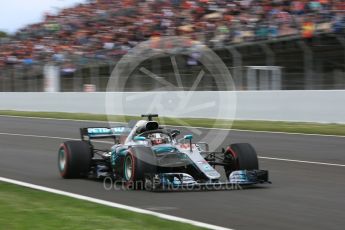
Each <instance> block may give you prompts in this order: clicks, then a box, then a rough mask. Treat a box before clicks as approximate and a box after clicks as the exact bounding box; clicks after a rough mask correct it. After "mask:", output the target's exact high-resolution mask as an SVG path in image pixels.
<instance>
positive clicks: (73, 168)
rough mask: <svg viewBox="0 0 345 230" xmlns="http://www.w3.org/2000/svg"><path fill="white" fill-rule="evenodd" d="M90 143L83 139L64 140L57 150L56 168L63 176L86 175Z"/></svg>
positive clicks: (79, 176)
mask: <svg viewBox="0 0 345 230" xmlns="http://www.w3.org/2000/svg"><path fill="white" fill-rule="evenodd" d="M91 154H92V153H91V149H90V145H89V144H88V143H86V142H84V141H66V142H64V143H62V144H61V145H60V148H59V152H58V169H59V172H60V175H61V176H62V177H63V178H82V177H86V176H87V174H88V172H89V169H90V164H91V156H92V155H91Z"/></svg>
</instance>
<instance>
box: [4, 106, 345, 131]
mask: <svg viewBox="0 0 345 230" xmlns="http://www.w3.org/2000/svg"><path fill="white" fill-rule="evenodd" d="M0 115H10V116H23V117H41V118H42V117H43V118H58V119H75V120H91V121H107V116H106V115H102V114H86V113H60V112H26V111H9V110H6V111H4V110H2V111H0ZM109 118H110V121H114V122H115V121H116V122H127V121H129V120H133V119H139V117H134V116H115V115H114V116H111V117H109ZM158 120H159V121H160V122H161V123H162V124H166V125H174V126H193V127H205V128H222V129H230V128H232V129H240V130H253V131H272V132H287V133H305V134H325V135H339V136H345V125H344V124H323V123H308V122H282V121H241V120H236V121H234V122H233V123H232V126H231V122H230V121H228V120H220V119H218V120H215V119H204V118H202V119H201V118H179V119H174V118H166V117H160V118H159V119H158Z"/></svg>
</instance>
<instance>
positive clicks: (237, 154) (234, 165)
mask: <svg viewBox="0 0 345 230" xmlns="http://www.w3.org/2000/svg"><path fill="white" fill-rule="evenodd" d="M224 162H226V163H228V166H224V169H225V173H226V176H227V178H228V177H229V175H230V173H231V172H232V171H235V170H255V169H259V162H258V157H257V154H256V151H255V149H254V148H253V146H252V145H250V144H248V143H239V144H232V145H230V146H229V147H228V148H227V149H226V151H225V154H224Z"/></svg>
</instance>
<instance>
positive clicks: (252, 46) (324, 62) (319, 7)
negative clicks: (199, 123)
mask: <svg viewBox="0 0 345 230" xmlns="http://www.w3.org/2000/svg"><path fill="white" fill-rule="evenodd" d="M33 7H34V6H33ZM344 35H345V1H342V0H314V1H305V0H296V1H295V0H293V1H286V0H255V1H254V0H191V1H186V0H122V1H120V0H85V1H82V2H81V3H79V4H77V5H74V6H70V7H66V8H59V9H55V10H54V12H47V13H45V14H44V15H43V19H42V20H41V21H40V22H39V23H35V24H31V25H27V26H25V27H23V28H20V29H18V30H17V31H15V32H11V33H8V31H1V32H0V91H3V92H35V91H38V92H41V91H63V92H80V91H105V90H106V86H107V82H108V79H109V77H110V75H111V71H112V70H113V69H114V67H115V66H116V63H117V62H118V60H120V59H121V57H122V56H123V55H125V54H127V53H128V52H130V50H131V48H133V47H135V46H136V45H137V44H138V43H140V42H143V41H152V42H151V43H150V44H151V45H150V47H148V48H147V49H148V50H160V49H163V50H164V49H168V48H169V46H170V45H171V44H166V43H162V42H160V39H161V38H162V37H166V36H185V37H188V38H189V41H190V42H189V44H181V47H182V49H180V50H176V52H174V57H175V58H176V62H177V65H178V67H179V70H180V75H181V78H182V81H183V85H184V87H189V86H190V85H192V83H193V82H194V80H195V78H196V75H197V73H198V72H199V71H200V68H201V66H200V65H201V64H200V63H199V62H198V52H197V51H193V50H197V49H193V47H197V46H199V45H200V44H205V45H207V46H208V47H209V48H211V49H213V50H214V51H215V52H216V53H217V54H218V55H219V57H220V58H221V59H222V60H223V62H224V63H225V64H226V66H227V68H228V69H229V71H230V72H231V74H232V76H233V78H234V81H235V83H236V89H237V90H315V89H323V90H332V89H345V36H344ZM184 49H186V50H189V51H190V52H187V53H188V54H186V52H183V50H184ZM170 56H171V54H170V55H164V54H162V55H156V56H154V58H152V57H150V58H148V59H147V60H146V61H145V62H144V63H142V64H141V65H142V66H145V67H146V68H147V69H148V70H150V71H151V72H153V73H155V74H156V75H157V76H160V77H163V78H167V79H168V78H170V77H171V76H172V74H173V66H172V63H171V57H170ZM134 74H137V75H138V78H137V79H138V80H137V81H135V82H133V83H131V84H132V85H129V86H128V88H125V89H124V90H126V91H147V90H152V89H153V88H152V87H153V86H155V87H156V85H154V84H152V81H154V79H151V78H148V77H145V76H139V75H140V74H139V73H134ZM56 81H57V82H56ZM55 85H56V86H55ZM197 90H222V88H221V87H219V86H217V85H216V84H215V83H214V81H212V79H211V78H209V80H207V76H206V79H205V81H203V83H202V84H200V85H199V86H198V88H197Z"/></svg>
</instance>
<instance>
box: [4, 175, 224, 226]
mask: <svg viewBox="0 0 345 230" xmlns="http://www.w3.org/2000/svg"><path fill="white" fill-rule="evenodd" d="M0 181H3V182H7V183H11V184H15V185H19V186H23V187H27V188H31V189H36V190H40V191H44V192H50V193H54V194H58V195H62V196H67V197H72V198H75V199H79V200H84V201H89V202H92V203H96V204H100V205H105V206H109V207H113V208H119V209H124V210H128V211H132V212H136V213H141V214H146V215H151V216H155V217H158V218H161V219H166V220H171V221H177V222H181V223H185V224H191V225H194V226H198V227H202V228H207V229H214V230H231V229H230V228H225V227H220V226H216V225H212V224H207V223H203V222H199V221H194V220H190V219H186V218H181V217H177V216H172V215H167V214H163V213H159V212H154V211H149V210H146V209H141V208H136V207H133V206H128V205H123V204H119V203H115V202H110V201H106V200H101V199H97V198H93V197H88V196H83V195H79V194H75V193H70V192H66V191H62V190H58V189H53V188H48V187H44V186H40V185H35V184H30V183H26V182H23V181H18V180H13V179H8V178H4V177H0Z"/></svg>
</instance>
